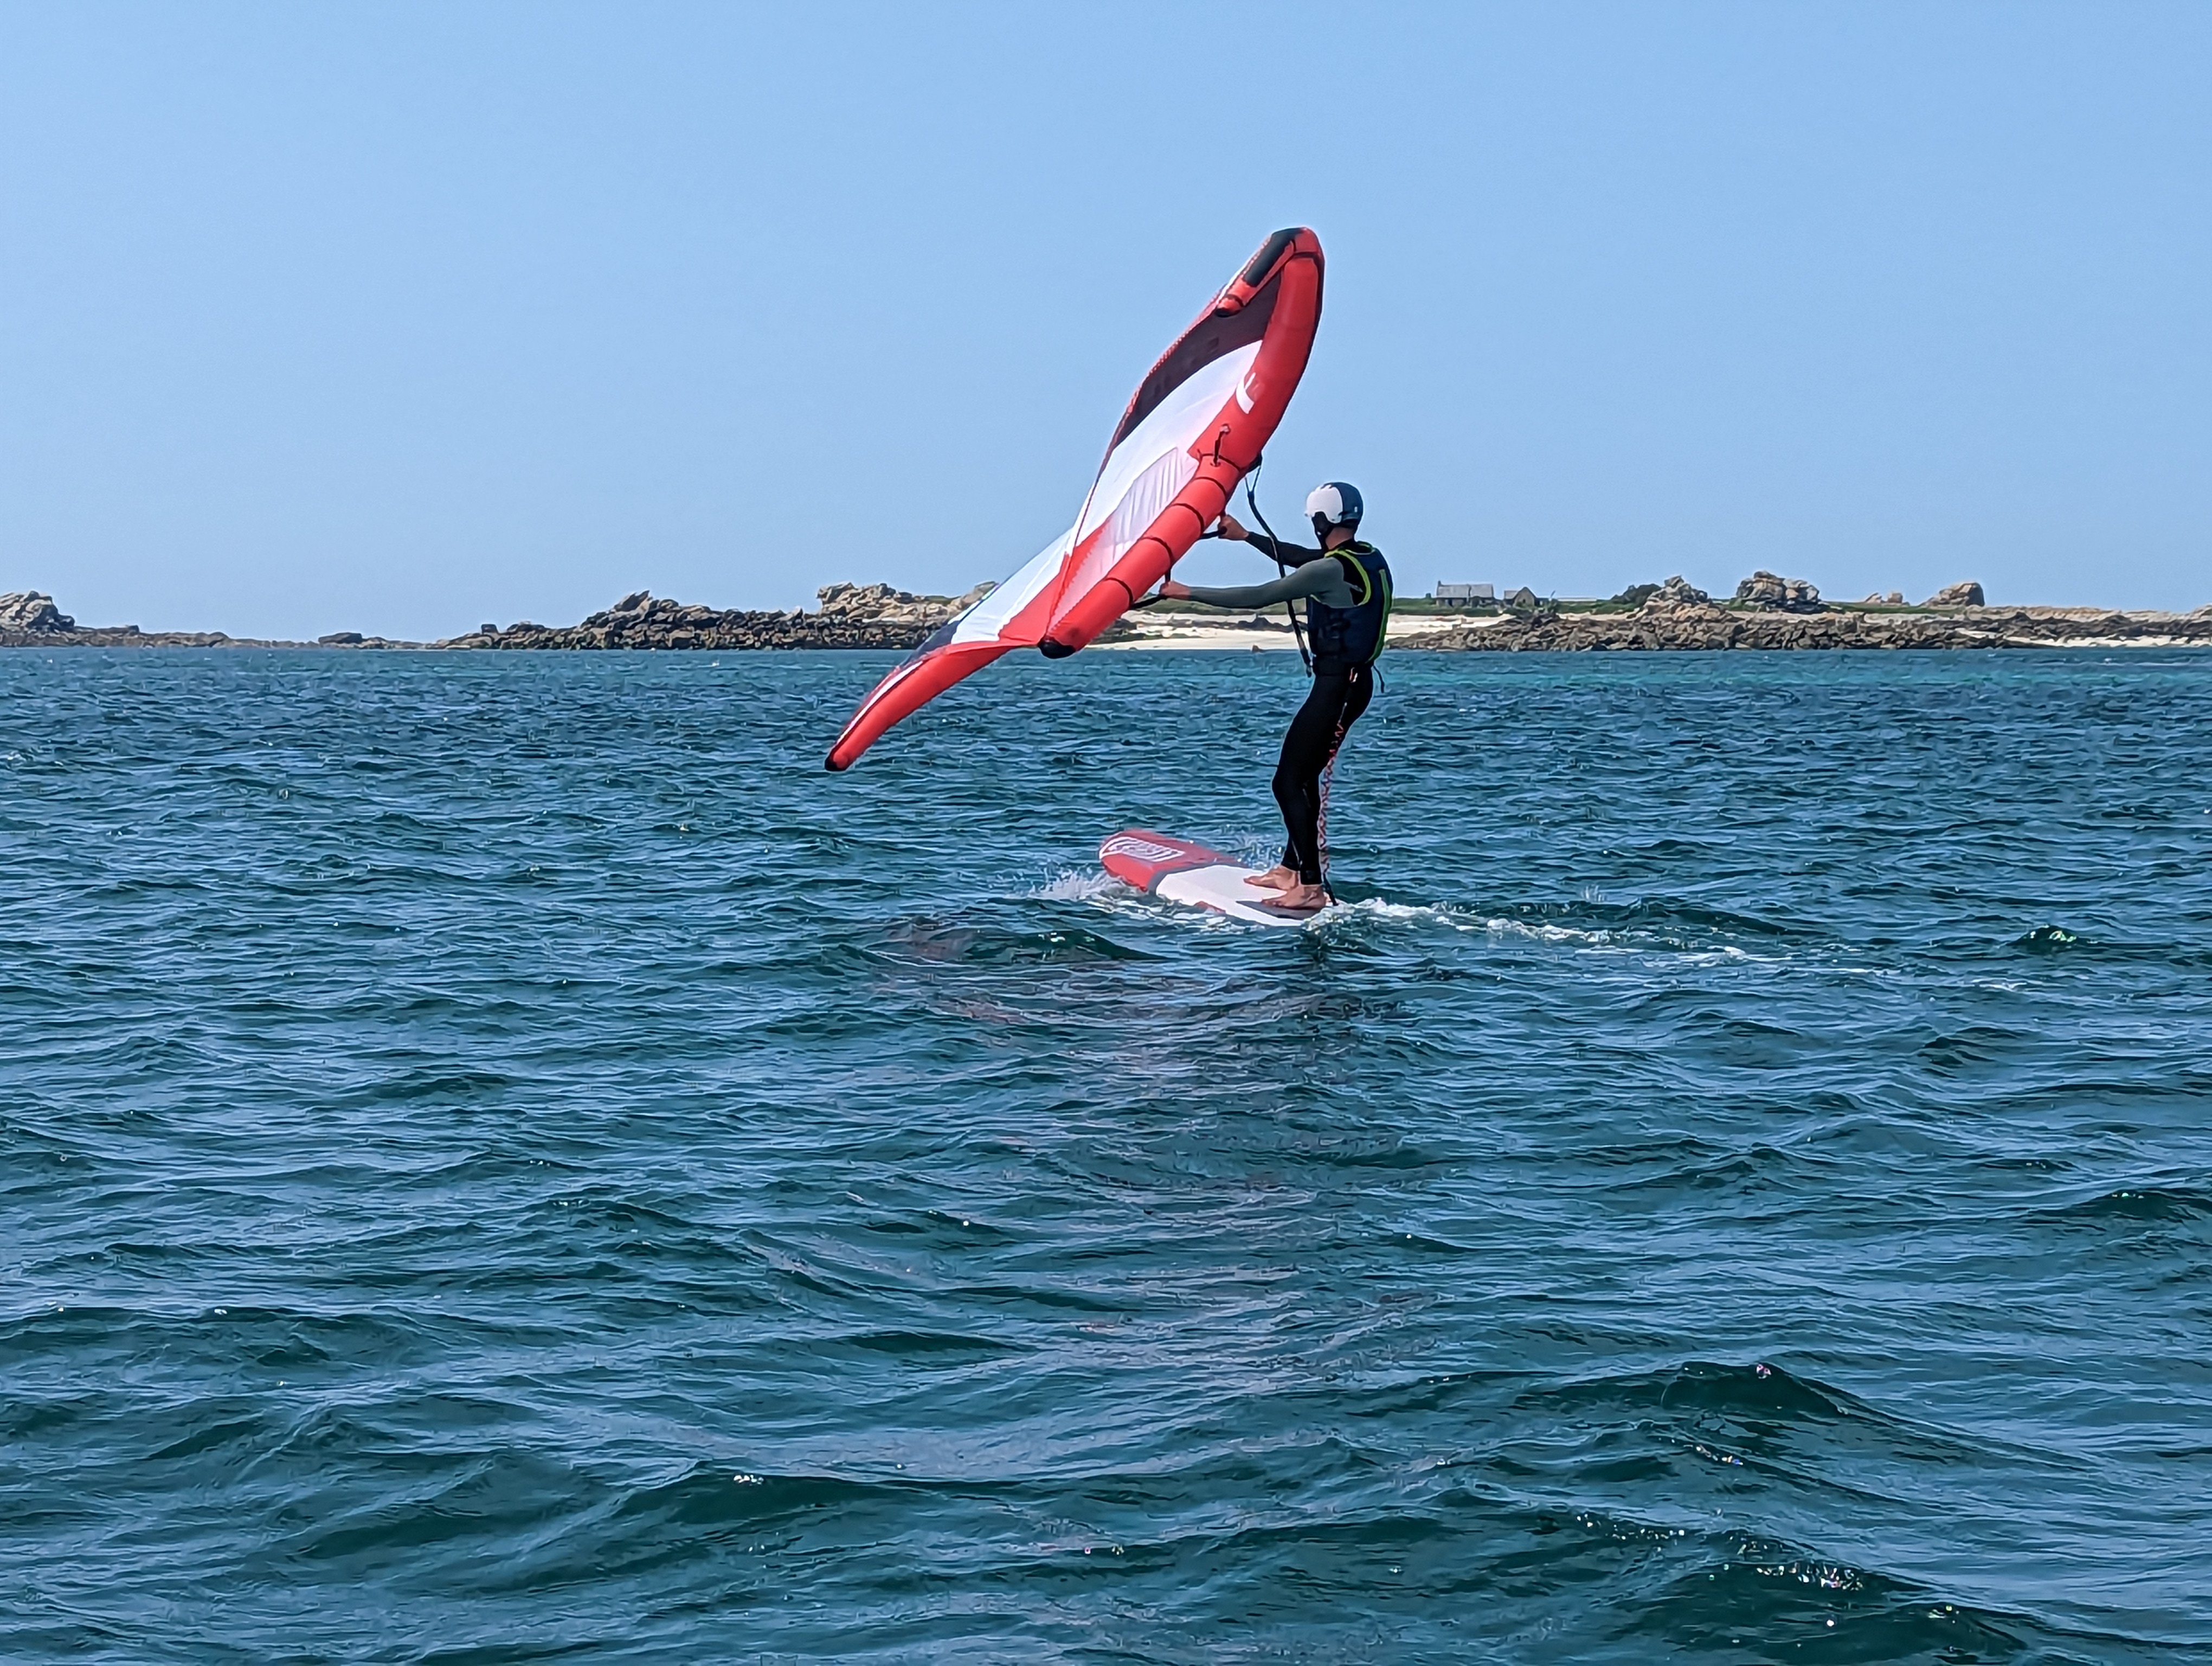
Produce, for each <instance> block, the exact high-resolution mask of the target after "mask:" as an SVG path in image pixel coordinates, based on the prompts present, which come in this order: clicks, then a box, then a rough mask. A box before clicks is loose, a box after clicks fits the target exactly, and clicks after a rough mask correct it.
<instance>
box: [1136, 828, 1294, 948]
mask: <svg viewBox="0 0 2212 1666" xmlns="http://www.w3.org/2000/svg"><path fill="white" fill-rule="evenodd" d="M1098 860H1100V861H1101V862H1102V863H1103V864H1104V865H1105V868H1106V871H1107V872H1108V873H1110V874H1112V875H1113V876H1114V877H1115V879H1119V880H1120V881H1121V883H1122V884H1123V885H1133V886H1135V887H1136V889H1138V890H1139V891H1143V892H1145V893H1146V895H1147V896H1150V897H1163V898H1164V899H1165V900H1166V901H1168V902H1170V903H1184V904H1186V905H1187V906H1188V907H1191V908H1196V909H1212V911H1213V912H1214V913H1216V914H1225V915H1229V917H1230V918H1231V919H1232V920H1242V921H1246V922H1248V923H1249V924H1251V925H1255V926H1303V925H1304V924H1305V923H1306V921H1309V920H1310V919H1312V918H1313V917H1314V915H1312V914H1311V913H1305V914H1292V913H1291V912H1289V911H1288V910H1287V909H1276V908H1270V907H1268V906H1267V898H1268V897H1270V896H1271V895H1273V893H1272V892H1269V891H1257V890H1255V889H1254V888H1253V887H1252V886H1250V885H1246V884H1245V883H1244V881H1245V880H1247V879H1253V878H1255V877H1257V875H1258V873H1259V872H1260V870H1259V869H1257V868H1253V867H1246V866H1244V865H1243V863H1242V862H1240V861H1238V860H1237V859H1236V858H1235V857H1234V856H1225V855H1223V854H1221V853H1220V852H1219V851H1218V850H1208V849H1207V848H1206V847H1205V846H1204V845H1202V844H1193V843H1192V842H1190V841H1189V840H1188V839H1178V838H1176V836H1174V835H1173V834H1172V833H1150V832H1146V830H1144V829H1142V828H1130V829H1128V830H1125V831H1123V832H1120V833H1116V834H1115V836H1113V837H1112V838H1110V839H1109V840H1107V841H1106V842H1105V843H1103V844H1102V845H1100V846H1099V847H1098Z"/></svg>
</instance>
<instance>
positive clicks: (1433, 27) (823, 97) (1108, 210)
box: [0, 0, 2212, 635]
mask: <svg viewBox="0 0 2212 1666" xmlns="http://www.w3.org/2000/svg"><path fill="white" fill-rule="evenodd" d="M2208 87H2212V5H2206V4H2203V3H2186V4H2130V3H2125V0H2100V3H2090V4H2069V5H2051V4H2035V3H2029V0H2017V3H2008V4H2001V5H2000V4H1990V5H1975V4H1932V5H1931V4H1927V3H1920V0H1914V3H1905V4H1881V3H1871V0H1856V3H1849V4H1837V5H1821V4H1811V3H1805V4H1777V3H1766V0H1759V3H1745V4H1697V3H1668V4H1652V3H1644V0H1636V3H1626V4H1571V3H1557V4H1555V3H1528V4H1519V5H1505V6H1496V5H1491V6H1486V5H1476V4H1455V5H1437V6H1427V7H1422V6H1406V7H1396V8H1391V7H1378V6H1366V5H1363V6H1359V7H1346V8H1342V9H1322V8H1312V7H1303V6H1297V5H1290V4H1281V3H1271V4H1266V5H1257V6H1249V7H1240V6H1236V5H1227V4H1207V5H1202V6H1200V5H1191V4H1176V5H1163V6H1158V7H1144V6H1137V5H1131V4H1125V3H1115V4H1110V5H1107V4H1101V5H1091V6H1079V5H1051V6H1045V5H1022V6H1013V5H1009V6H1005V7H957V6H903V5H902V6H892V5H884V6H881V7H867V6H860V7H839V6H836V5H828V4H813V3H810V4H808V5H805V6H793V5H781V6H775V7H762V8H758V9H747V8H742V7H738V6H735V5H726V4H702V5H690V4H672V3H659V4H656V3H641V0H623V3H613V0H609V3H599V4H562V3H548V0H531V3H523V4H501V3H468V4H453V3H437V4H405V3H378V4H374V5H347V4H329V3H319V4H313V5H300V4H293V3H284V4H251V5H226V4H220V3H209V0H198V3H193V4H188V5H179V4H171V3H162V4H155V5H118V4H102V3H94V0H73V3H70V4H54V3H37V4H16V3H6V4H4V5H0V590H11V589H21V588H37V589H43V590H47V591H50V592H52V593H53V594H54V595H55V597H56V598H57V599H58V600H59V601H60V602H61V603H62V605H63V606H64V608H66V609H68V610H69V611H72V612H74V613H76V615H77V616H78V617H80V618H82V619H84V620H86V621H87V622H91V623H108V622H114V623H121V622H132V623H140V624H143V625H146V626H148V627H149V628H155V627H165V628H183V627H198V628H213V629H227V630H230V631H232V632H234V633H235V634H247V633H267V634H283V635H315V634H319V633H320V632H322V631H325V630H330V629H365V630H374V631H383V632H386V633H391V634H394V635H442V634H447V633H450V632H453V631H455V630H459V629H466V628H468V627H471V626H473V625H474V624H476V623H477V622H478V621H479V620H483V619H493V620H497V621H500V622H501V623H506V622H509V621H512V620H514V619H517V618H520V617H531V618H535V619H538V620H540V621H544V622H551V623H565V622H568V621H573V620H574V619H575V618H577V617H580V616H581V615H582V614H584V613H586V612H587V611H591V610H592V609H593V608H597V607H601V606H605V605H607V604H608V603H610V602H611V601H612V600H613V599H615V598H616V597H617V596H618V595H619V594H621V593H623V592H624V591H626V590H630V589H635V588H640V587H650V588H651V589H653V590H654V591H655V592H657V593H662V594H671V595H675V596H677V597H679V598H681V599H685V600H696V601H705V602H710V603H714V604H716V605H724V606H788V605H797V604H799V603H801V602H804V601H806V600H807V599H809V598H810V597H811V593H812V592H813V590H814V588H815V587H816V586H817V585H819V584H823V583H825V582H828V581H830V580H833V579H845V578H850V579H856V580H877V579H880V580H887V581H891V582H894V583H896V584H898V585H901V586H903V587H908V588H911V589H927V590H939V591H953V590H959V589H962V588H964V587H967V586H968V585H969V584H971V583H973V582H974V581H976V580H978V579H982V578H996V577H1000V576H1003V575H1006V573H1009V572H1011V571H1012V569H1014V568H1015V567H1016V566H1018V564H1019V563H1020V562H1022V561H1023V560H1024V559H1025V558H1026V557H1027V556H1030V554H1031V553H1032V552H1034V551H1035V550H1036V549H1037V548H1038V547H1039V546H1040V545H1042V544H1043V543H1044V542H1045V541H1046V540H1047V539H1048V538H1050V537H1051V536H1052V535H1053V534H1054V533H1055V532H1058V531H1059V530H1060V528H1061V527H1063V526H1065V525H1066V522H1067V521H1068V520H1069V519H1070V518H1071V517H1072V515H1073V510H1074V508H1075V506H1076V504H1077V503H1078V502H1079V500H1080V498H1081V496H1082V494H1083V490H1084V489H1085V486H1086V485H1087V484H1088V483H1089V479H1090V477H1091V471H1093V469H1094V468H1095V467H1096V465H1097V458H1098V454H1099V452H1100V449H1101V447H1103V443H1104V441H1105V439H1106V437H1107V435H1108V433H1109V430H1110V429H1111V428H1112V425H1113V423H1114V421H1115V417H1117V416H1118V415H1119V412H1120V410H1121V404H1122V403H1123V401H1124V400H1125V399H1126V398H1127V395H1128V393H1129V391H1130V389H1131V388H1132V387H1133V385H1134V384H1135V382H1136V380H1137V379H1138V378H1139V376H1140V375H1141V374H1142V373H1143V371H1144V370H1145V369H1146V367H1147V366H1148V365H1149V364H1150V362H1152V358H1153V356H1155V355H1156V354H1157V353H1158V350H1160V348H1161V347H1163V346H1164V344H1166V342H1167V341H1168V339H1169V338H1170V337H1171V336H1172V335H1173V334H1174V333H1175V331H1176V330H1178V329H1179V328H1180V327H1181V326H1182V325H1183V324H1184V323H1186V322H1187V321H1188V319H1189V318H1190V316H1191V315H1192V313H1194V311H1195V310H1196V308H1197V307H1199V306H1200V304H1201V303H1202V302H1203V301H1205V300H1206V298H1207V297H1208V295H1211V293H1212V290H1213V289H1214V288H1215V287H1216V286H1217V285H1218V284H1219V283H1221V282H1222V281H1223V280H1224V279H1225V277H1227V276H1228V275H1229V273H1230V272H1231V271H1232V270H1233V269H1234V267H1235V266H1236V265H1237V263H1238V262H1240V261H1241V260H1242V259H1243V258H1244V257H1245V256H1246V255H1247V254H1248V253H1249V251H1250V250H1251V249H1252V247H1253V246H1255V245H1256V244H1257V243H1258V242H1259V241H1260V240H1261V238H1262V237H1263V236H1264V235H1265V234H1267V232H1268V231H1270V230H1272V229H1273V228H1275V227H1276V226H1279V225H1288V224H1293V223H1299V222H1303V223H1306V224H1310V225H1312V226H1313V227H1315V228H1316V229H1317V230H1318V231H1319V232H1320V233H1321V234H1322V240H1323V241H1324V243H1325V245H1326V246H1327V248H1328V254H1329V258H1330V266H1329V289H1328V311H1327V313H1326V316H1325V317H1324V319H1323V320H1322V332H1321V337H1320V340H1319V343H1318V345H1317V348H1316V356H1315V360H1314V364H1313V368H1312V369H1311V371H1310V373H1309V374H1308V376H1307V379H1306V382H1305V386H1304V389H1303V390H1302V391H1301V392H1300V393H1299V395H1298V397H1297V401H1296V402H1295V403H1294V404H1293V405H1292V407H1291V414H1290V417H1289V419H1288V421H1287V423H1285V427H1284V429H1283V431H1282V433H1281V434H1280V435H1279V436H1278V438H1277V441H1276V443H1275V445H1274V447H1273V452H1272V454H1271V458H1270V467H1269V480H1270V483H1271V486H1272V493H1271V496H1272V501H1273V505H1274V506H1275V508H1277V509H1278V510H1279V517H1278V524H1281V518H1282V517H1290V518H1292V519H1295V514H1294V511H1295V508H1296V505H1297V501H1298V500H1299V499H1300V498H1301V497H1302V496H1304V490H1305V489H1306V488H1307V487H1308V486H1310V484H1311V483H1314V482H1315V481H1316V480H1319V479H1322V478H1324V477H1341V478H1345V479H1349V480H1352V481H1354V482H1356V483H1358V485H1360V486H1361V487H1362V488H1363V489H1364V491H1365V492H1366V494H1367V498H1368V502H1369V504H1370V522H1369V526H1370V532H1371V535H1372V536H1373V537H1374V538H1376V541H1377V542H1378V543H1380V544H1382V545H1383V547H1384V548H1385V549H1386V550H1388V551H1389V553H1390V554H1391V556H1392V557H1393V559H1394V561H1395V563H1396V565H1397V567H1398V568H1399V570H1400V573H1401V585H1402V587H1405V588H1407V589H1412V588H1414V587H1419V588H1422V589H1425V588H1426V587H1427V586H1428V584H1429V583H1430V582H1431V581H1433V580H1435V579H1437V578H1454V579H1469V580H1485V579H1486V580H1491V581H1496V582H1498V583H1500V584H1518V583H1528V584H1531V585H1533V586H1534V587H1536V588H1537V589H1538V590H1540V591H1550V592H1555V593H1560V594H1565V595H1575V594H1600V593H1610V592H1612V591H1614V590H1617V589H1618V588H1620V587H1622V586H1623V585H1626V584H1628V583H1630V582H1632V581H1637V580H1642V579H1657V578H1662V577H1664V576H1665V575H1668V574H1669V573H1674V572H1682V573H1686V574H1687V575H1689V576H1690V577H1691V578H1692V580H1693V581H1696V582H1699V583H1700V584H1703V585H1705V586H1706V587H1708V588H1713V589H1724V588H1727V587H1731V586H1733V584H1734V583H1735V581H1736V580H1737V579H1738V578H1740V577H1741V576H1742V575H1744V574H1746V573H1747V572H1749V571H1750V570H1751V569H1753V568H1754V567H1767V568H1771V569H1778V570H1779V571H1782V572H1784V573H1786V574H1790V575H1802V576H1805V577H1808V578H1810V579H1812V580H1813V581H1814V582H1815V583H1817V584H1819V585H1820V587H1822V589H1823V590H1824V591H1825V592H1826V593H1829V594H1830V595H1832V596H1844V597H1857V596H1859V595H1862V594H1864V593H1867V592H1868V591H1869V590H1875V589H1880V590H1885V591H1886V590H1889V589H1892V588H1899V589H1903V590H1905V592H1906V593H1909V594H1911V595H1912V596H1913V597H1914V599H1918V598H1919V597H1920V596H1922V595H1924V594H1925V593H1928V592H1929V591H1930V590H1931V589H1933V588H1935V587H1936V586H1938V585H1940V584H1942V583H1945V582H1947V581H1951V580H1954V579H1959V578H1967V577H1973V578H1979V579H1981V580H1982V581H1984V583H1985V584H1987V585H1988V587H1989V588H1990V593H1991V595H1992V598H1993V599H1999V600H2020V601H2071V600H2097V601H2106V602H2111V603H2115V604H2123V605H2159V606H2194V605H2198V604H2201V603H2205V602H2208V601H2212V313H2208V307H2212V95H2208V93H2207V90H2206V89H2207V88H2208ZM1251 561H1252V558H1251V557H1250V556H1249V555H1244V556H1242V557H1241V561H1240V559H1239V557H1237V556H1232V555H1231V554H1230V553H1228V552H1225V551H1221V550H1216V549H1213V548H1212V546H1207V548H1206V552H1205V553H1204V554H1203V555H1202V556H1200V557H1198V558H1196V559H1195V560H1194V562H1192V563H1190V564H1188V567H1187V569H1186V575H1187V576H1190V577H1194V578H1200V577H1203V576H1205V575H1207V574H1209V573H1210V574H1212V575H1217V576H1218V575H1221V574H1224V573H1226V572H1230V571H1237V572H1244V571H1246V570H1247V565H1248V564H1249V563H1250V562H1251ZM1254 575H1256V569H1254Z"/></svg>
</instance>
